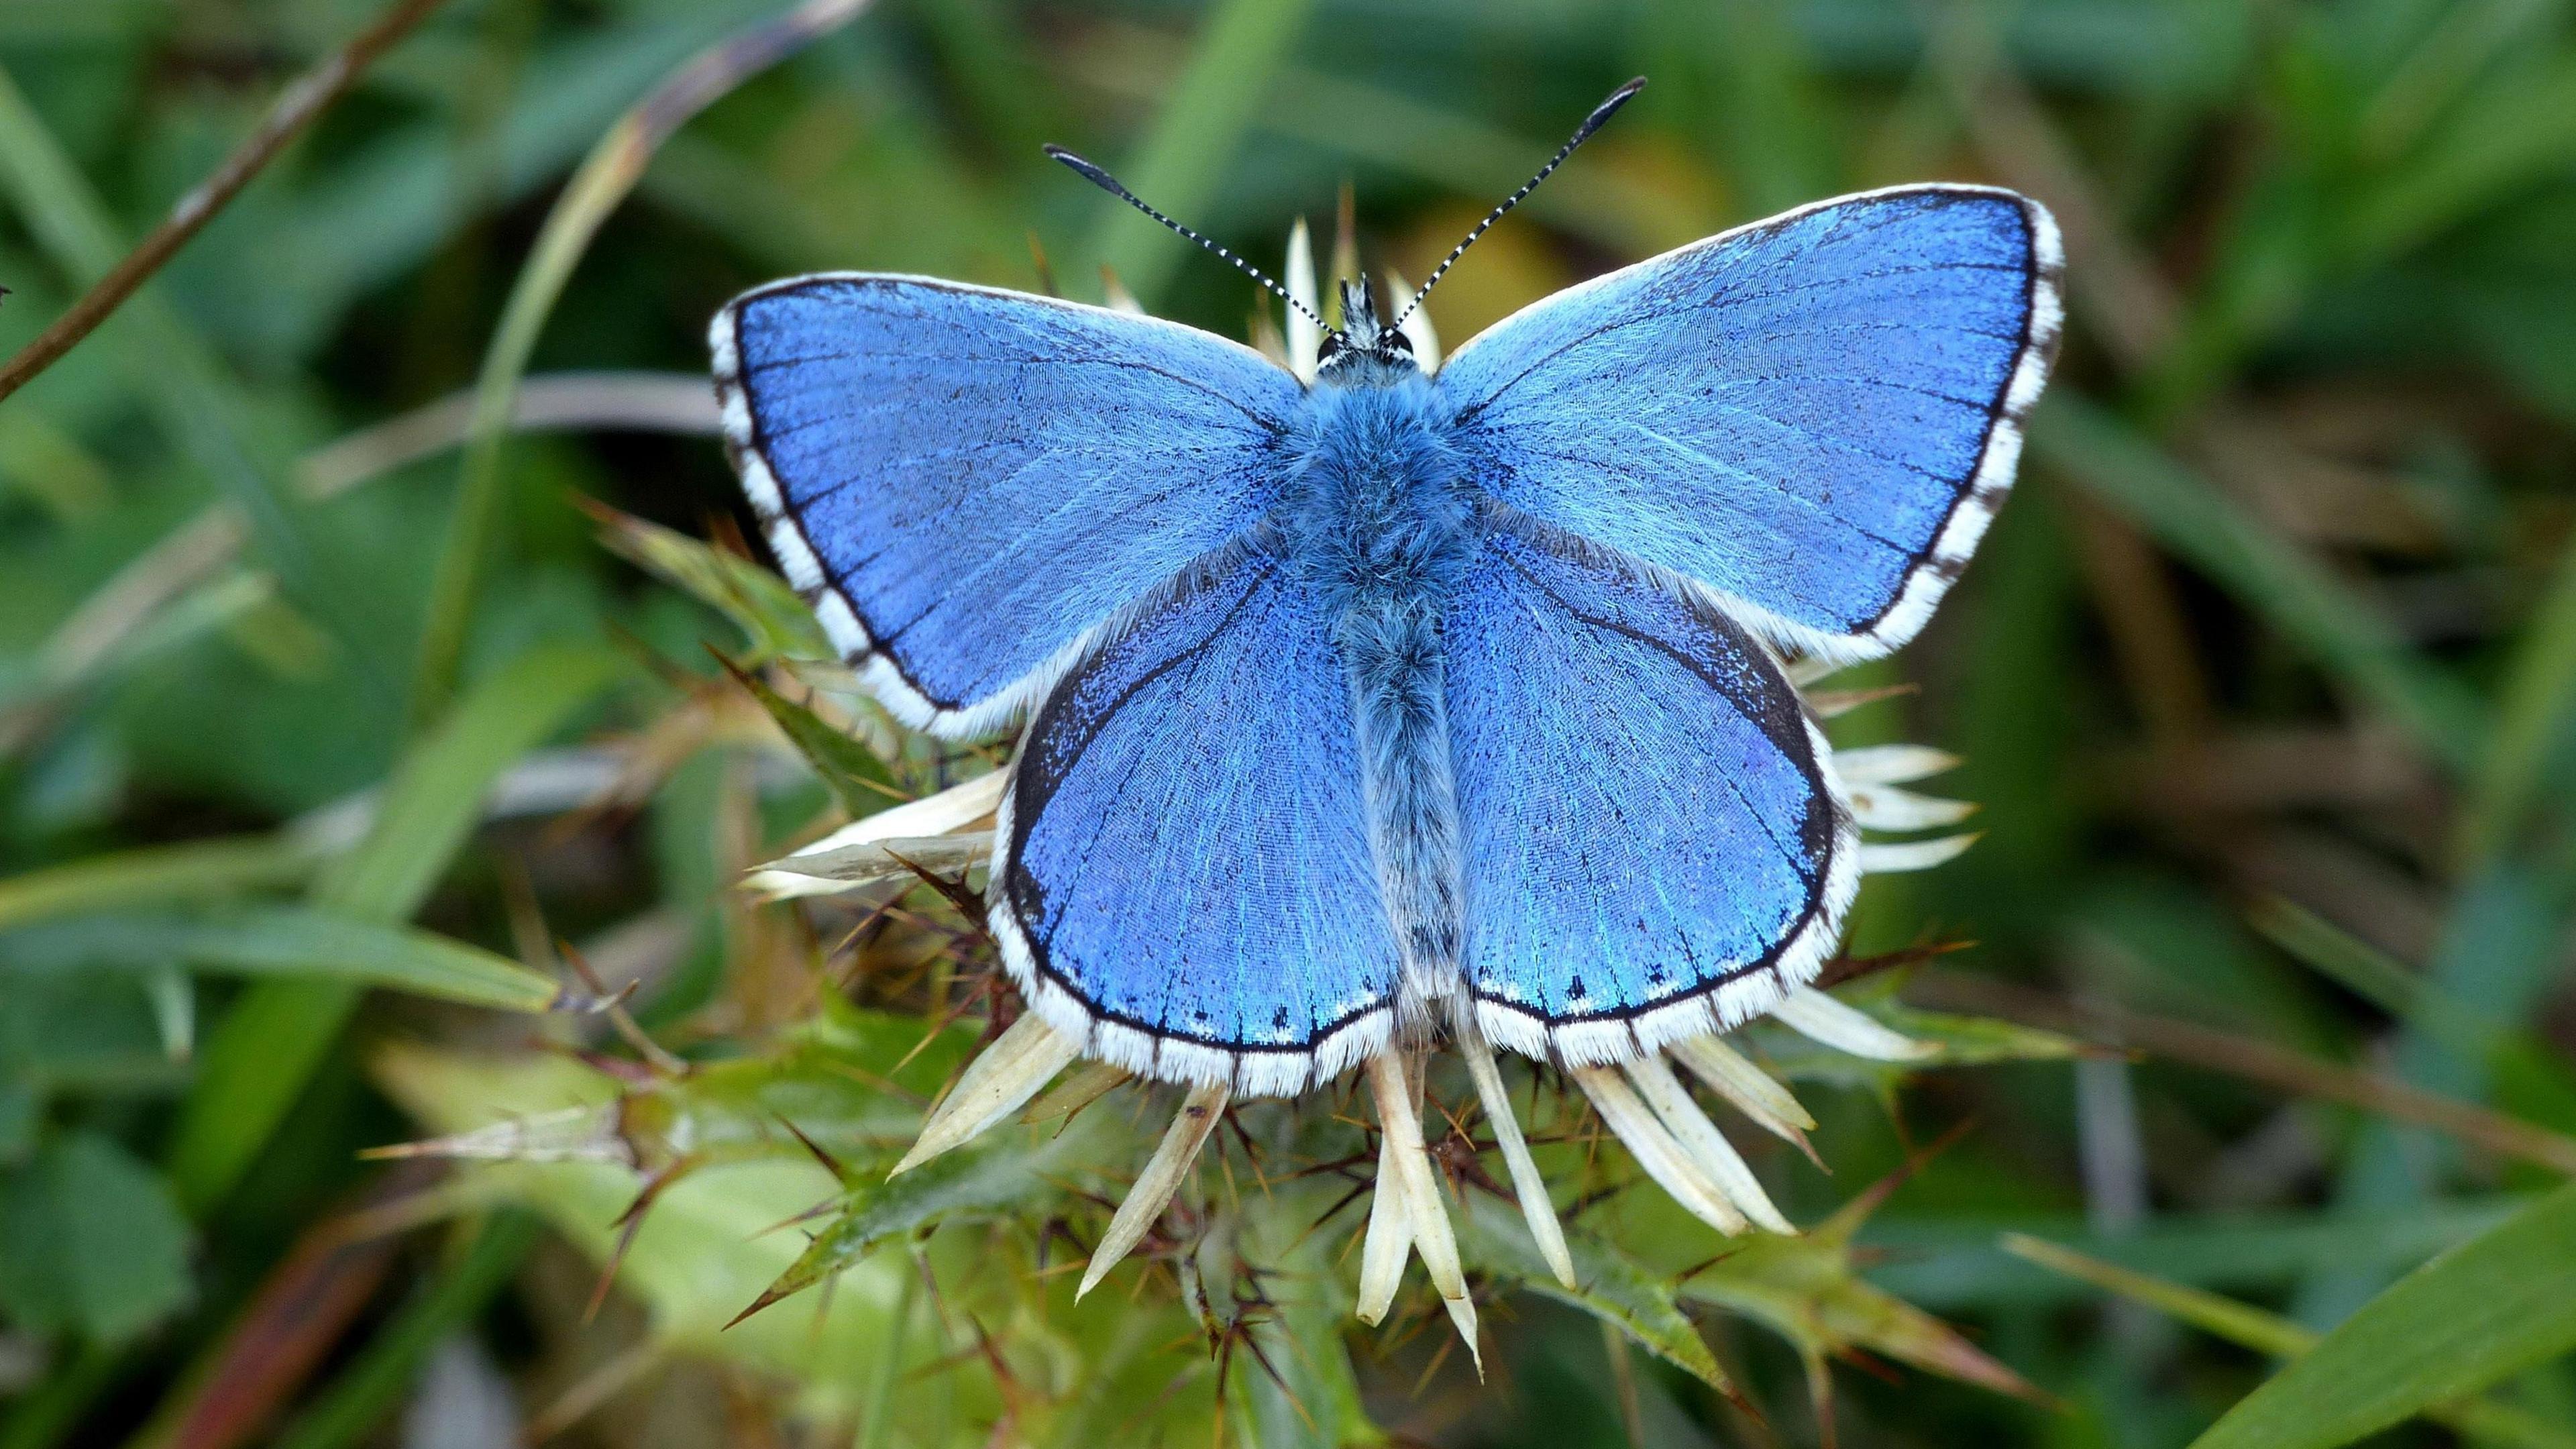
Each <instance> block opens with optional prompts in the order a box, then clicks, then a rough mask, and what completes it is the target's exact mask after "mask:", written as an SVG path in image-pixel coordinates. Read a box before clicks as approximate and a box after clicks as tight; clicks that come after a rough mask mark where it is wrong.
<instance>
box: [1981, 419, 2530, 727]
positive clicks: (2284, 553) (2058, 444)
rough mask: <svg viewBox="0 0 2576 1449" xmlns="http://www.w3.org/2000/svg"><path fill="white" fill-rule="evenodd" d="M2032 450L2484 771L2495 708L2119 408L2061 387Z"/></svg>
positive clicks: (2364, 691) (2393, 712)
mask: <svg viewBox="0 0 2576 1449" xmlns="http://www.w3.org/2000/svg"><path fill="white" fill-rule="evenodd" d="M2030 442H2031V448H2032V451H2033V452H2034V453H2035V454H2036V455H2037V456H2038V457H2039V458H2040V459H2042V460H2043V461H2045V462H2046V463H2047V464H2048V465H2049V466H2050V467H2052V468H2055V469H2057V470H2059V471H2060V472H2063V473H2065V474H2067V475H2068V476H2070V477H2072V478H2074V479H2075V480H2076V481H2078V482H2080V483H2082V484H2083V485H2084V486H2085V487H2086V488H2087V489H2089V490H2090V491H2091V492H2092V493H2093V495H2094V496H2095V497H2097V498H2100V499H2101V500H2102V501H2103V502H2105V503H2107V504H2109V505H2110V506H2111V507H2112V508H2113V509H2115V510H2117V511H2118V512H2119V513H2120V514H2122V515H2123V516H2124V517H2126V518H2128V519H2129V520H2130V521H2131V522H2133V523H2135V524H2137V525H2138V526H2139V527H2140V528H2143V529H2144V530H2146V532H2147V533H2148V534H2149V535H2150V536H2152V537H2153V538H2154V539H2155V540H2156V541H2157V542H2158V543H2160V544H2162V545H2164V546H2165V547H2166V548H2167V549H2170V550H2172V551H2173V553H2174V554H2175V555H2176V556H2178V557H2180V558H2182V559H2183V560H2184V561H2186V562H2188V563H2190V564H2191V565H2192V566H2193V567H2195V568H2197V569H2199V570H2200V571H2201V572H2203V573H2205V574H2207V575H2208V576H2209V577H2210V579H2211V580H2212V581H2214V582H2215V583H2217V584H2218V585H2219V586H2220V587H2221V588H2224V589H2226V590H2227V591H2228V592H2230V593H2232V594H2234V595H2235V596H2236V597H2237V599H2238V600H2239V601H2240V602H2241V603H2243V604H2244V605H2245V606H2246V607H2247V608H2248V609H2250V610H2252V611H2253V612H2254V613H2255V614H2257V615H2258V616H2260V617H2262V618H2264V619H2265V620H2268V621H2269V622H2270V623H2271V624H2272V626H2273V627H2274V628H2277V629H2279V630H2280V631H2281V632H2282V634H2284V635H2285V636H2287V637H2288V638H2289V639H2290V640H2291V641H2292V642H2293V643H2295V644H2297V645H2298V646H2299V647H2300V648H2301V649H2303V650H2305V651H2306V652H2307V653H2308V654H2309V655H2310V656H2311V657H2312V658H2313V659H2315V660H2316V662H2317V663H2318V664H2319V665H2321V666H2323V667H2324V668H2325V669H2326V670H2327V671H2328V672H2329V673H2331V674H2333V675H2334V676H2335V677H2336V678H2337V679H2339V680H2341V681H2342V682H2343V683H2344V684H2345V685H2347V686H2349V687H2350V688H2351V689H2352V690H2354V691H2355V692H2356V693H2358V694H2359V695H2361V696H2362V697H2363V698H2365V699H2367V700H2369V701H2370V702H2371V704H2373V705H2374V706H2376V707H2377V708H2379V709H2380V710H2382V711H2383V712H2385V713H2386V714H2387V715H2388V716H2389V718H2391V719H2392V720H2394V721H2396V722H2397V724H2399V725H2400V726H2402V727H2403V728H2404V729H2405V730H2406V732H2407V733H2408V734H2409V735H2411V736H2413V737H2414V739H2415V741H2416V743H2417V744H2419V745H2421V746H2422V747H2423V748H2424V749H2425V750H2426V751H2427V752H2428V753H2430V754H2431V755H2432V756H2433V758H2435V759H2436V760H2438V761H2440V762H2441V763H2443V764H2444V765H2446V766H2448V767H2449V768H2450V769H2451V770H2452V771H2454V772H2455V773H2462V774H2465V773H2469V772H2471V771H2472V770H2474V769H2475V768H2476V767H2477V764H2478V761H2479V758H2480V754H2481V740H2482V737H2483V735H2484V733H2485V726H2486V722H2485V720H2484V718H2483V715H2484V711H2483V709H2482V707H2481V706H2480V704H2479V702H2478V701H2477V699H2476V698H2475V697H2474V696H2472V695H2471V694H2470V693H2469V692H2468V691H2467V690H2466V689H2465V688H2463V687H2462V686H2461V684H2460V683H2459V681H2458V680H2456V679H2454V678H2452V677H2451V676H2450V675H2447V674H2445V673H2443V672H2442V671H2441V670H2439V669H2438V668H2436V667H2435V666H2434V665H2433V664H2432V663H2431V662H2430V661H2428V660H2426V659H2425V658H2424V656H2423V655H2422V654H2420V653H2418V652H2417V651H2416V650H2415V649H2414V648H2413V647H2411V646H2410V645H2408V644H2407V642H2406V641H2405V640H2404V639H2402V638H2400V637H2399V636H2398V634H2397V632H2396V630H2395V629H2393V628H2392V627H2391V626H2390V625H2389V623H2388V621H2387V619H2386V617H2385V616H2384V615H2382V614H2381V613H2380V612H2379V611H2378V610H2377V609H2376V608H2374V607H2372V606H2371V604H2370V603H2369V601H2368V600H2366V599H2364V598H2362V597H2361V596H2360V595H2358V594H2356V593H2354V592H2353V591H2352V590H2351V589H2350V588H2349V587H2347V586H2346V585H2345V584H2344V583H2343V582H2342V581H2341V580H2340V579H2337V578H2336V577H2335V576H2334V575H2333V574H2332V573H2330V572H2328V571H2327V569H2326V568H2325V567H2324V565H2322V564H2320V563H2319V562H2318V561H2317V560H2316V559H2314V558H2312V557H2310V556H2309V555H2308V554H2307V553H2305V552H2303V551H2301V550H2300V549H2299V548H2297V547H2296V546H2294V545H2292V544H2291V543H2290V542H2289V541H2288V540H2286V539H2283V538H2281V537H2280V536H2279V535H2277V534H2275V533H2274V532H2272V531H2271V530H2270V529H2268V528H2266V527H2264V526H2263V525H2262V524H2261V523H2259V522H2257V521H2256V520H2255V519H2254V518H2252V517H2251V516H2249V515H2248V514H2246V513H2245V511H2244V510H2243V509H2241V508H2239V507H2237V506H2236V505H2235V504H2234V503H2233V502H2231V501H2230V500H2229V499H2228V498H2227V496H2226V495H2225V494H2223V493H2221V492H2220V491H2219V490H2218V489H2217V488H2215V487H2213V486H2212V485H2211V484H2210V483H2209V482H2207V481H2206V480H2204V479H2203V478H2201V477H2200V476H2199V475H2198V474H2196V473H2194V472H2193V471H2192V470H2191V469H2189V468H2187V467H2185V466H2183V465H2182V464H2181V463H2179V462H2177V461H2175V460H2174V459H2173V458H2172V457H2170V456H2169V455H2167V454H2166V453H2164V452H2162V451H2161V450H2159V449H2158V448H2157V447H2156V446H2155V445H2154V444H2152V443H2150V442H2149V441H2148V440H2147V439H2146V438H2144V437H2142V436H2140V435H2139V434H2138V433H2136V432H2135V431H2133V430H2132V429H2130V428H2129V426H2128V425H2127V424H2125V423H2123V422H2122V421H2121V420H2120V419H2119V418H2118V417H2117V416H2116V415H2114V414H2113V413H2111V412H2109V411H2108V410H2106V409H2104V408H2102V407H2101V406H2099V405H2098V404H2095V403H2092V402H2088V401H2086V400H2085V399H2083V398H2082V397H2080V396H2078V395H2076V394H2074V393H2070V392H2066V391H2063V390H2061V391H2058V392H2055V393H2052V394H2050V395H2049V399H2048V402H2047V404H2046V405H2045V406H2044V407H2042V408H2041V409H2040V412H2039V415H2038V417H2037V418H2035V419H2034V420H2033V426H2032V428H2031V434H2030Z"/></svg>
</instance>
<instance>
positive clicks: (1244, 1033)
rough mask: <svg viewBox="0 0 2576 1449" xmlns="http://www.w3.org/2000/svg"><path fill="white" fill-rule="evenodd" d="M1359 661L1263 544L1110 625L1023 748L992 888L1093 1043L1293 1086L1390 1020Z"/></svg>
mask: <svg viewBox="0 0 2576 1449" xmlns="http://www.w3.org/2000/svg"><path fill="white" fill-rule="evenodd" d="M1360 782H1361V776H1360V765H1359V758H1358V750H1357V746H1356V744H1355V727H1354V724H1353V717H1352V712H1351V694H1350V684H1349V681H1348V676H1347V675H1346V673H1345V672H1344V670H1343V667H1342V664H1341V661H1340V656H1339V655H1338V654H1337V653H1335V651H1334V649H1333V646H1332V641H1331V637H1330V634H1329V629H1328V624H1327V621H1326V619H1325V616H1324V612H1323V610H1322V609H1321V608H1320V607H1319V606H1318V605H1317V602H1316V599H1315V597H1314V594H1313V591H1312V590H1311V589H1310V588H1309V587H1308V586H1307V585H1306V584H1304V583H1303V582H1301V581H1300V580H1299V579H1297V578H1296V577H1295V576H1293V575H1292V574H1291V572H1290V571H1289V570H1288V569H1287V568H1286V567H1285V566H1284V565H1282V564H1281V563H1280V561H1279V560H1278V559H1277V558H1276V557H1274V556H1273V555H1272V554H1271V553H1269V552H1267V551H1265V550H1264V549H1262V548H1261V547H1259V546H1258V545H1246V546H1242V547H1238V548H1235V549H1232V550H1228V551H1227V553H1226V554H1224V555H1222V556H1220V557H1219V558H1218V559H1216V560H1214V561H1212V562H1210V563H1207V564H1205V565H1203V566H1199V567H1194V568H1193V569H1191V570H1189V571H1187V572H1186V573H1184V574H1183V576H1182V577H1181V579H1180V580H1179V581H1178V582H1176V583H1175V584H1174V585H1173V586H1172V587H1170V588H1168V589H1165V590H1162V591H1160V592H1158V594H1157V595H1155V596H1154V597H1152V598H1149V599H1148V600H1147V601H1145V603H1144V604H1143V605H1142V606H1141V607H1140V608H1139V609H1137V610H1136V611H1135V612H1134V613H1133V614H1132V615H1128V616H1124V617H1122V619H1121V620H1120V621H1119V623H1118V625H1117V626H1115V627H1114V628H1113V630H1112V631H1111V632H1110V633H1109V634H1107V635H1106V636H1104V638H1103V640H1102V643H1101V645H1100V647H1099V648H1098V650H1097V651H1095V652H1094V653H1092V654H1091V655H1089V656H1088V657H1087V658H1085V659H1084V660H1083V661H1082V662H1081V663H1080V664H1079V665H1077V666H1076V667H1075V668H1074V669H1073V671H1072V672H1070V673H1069V674H1067V675H1066V676H1065V677H1064V678H1063V679H1062V680H1061V681H1060V682H1059V683H1058V684H1057V685H1056V687H1055V689H1054V691H1053V692H1052V693H1051V694H1049V696H1048V697H1047V700H1046V703H1045V704H1044V705H1043V706H1042V707H1041V708H1040V709H1039V711H1038V714H1037V717H1036V719H1035V720H1034V721H1033V722H1032V723H1031V725H1030V727H1029V732H1028V735H1027V737H1026V738H1025V739H1024V740H1023V742H1022V744H1021V747H1020V754H1019V760H1018V763H1017V764H1016V765H1015V766H1014V774H1013V778H1012V782H1011V786H1010V794H1009V797H1008V799H1007V800H1006V801H1005V803H1004V806H1003V810H1002V818H1001V822H1000V838H999V841H998V843H997V846H996V855H995V866H994V871H993V888H992V899H993V902H994V910H993V920H994V928H995V934H996V935H997V936H998V937H999V939H1000V942H1001V946H1002V954H1003V959H1004V961H1005V963H1006V964H1007V965H1008V966H1009V967H1010V969H1011V972H1012V975H1013V977H1014V979H1015V981H1016V982H1017V984H1018V985H1019V986H1020V988H1021V990H1022V991H1023V992H1024V993H1025V994H1026V995H1027V997H1028V999H1029V1000H1030V1001H1032V1002H1033V1003H1035V1005H1036V1007H1037V1009H1038V1010H1039V1011H1041V1012H1043V1013H1045V1014H1046V1016H1047V1019H1048V1020H1049V1021H1050V1022H1051V1023H1052V1024H1054V1025H1055V1026H1056V1027H1057V1028H1059V1029H1060V1030H1063V1031H1065V1032H1067V1033H1069V1034H1073V1035H1075V1036H1076V1037H1077V1038H1079V1039H1083V1040H1085V1041H1086V1042H1087V1044H1088V1050H1089V1053H1090V1054H1091V1055H1094V1056H1099V1057H1104V1058H1106V1059H1108V1060H1110V1061H1114V1062H1117V1063H1119V1064H1120V1065H1122V1066H1125V1067H1127V1068H1129V1069H1130V1070H1132V1071H1138V1072H1143V1073H1147V1074H1150V1075H1154V1076H1157V1077H1161V1078H1164V1079H1166V1080H1169V1079H1173V1078H1186V1079H1195V1080H1203V1081H1204V1080H1224V1079H1229V1078H1230V1079H1231V1080H1232V1082H1233V1085H1234V1086H1235V1088H1236V1090H1238V1091H1242V1092H1251V1093H1257V1094H1262V1095H1271V1094H1278V1093H1285V1092H1292V1091H1296V1090H1300V1089H1302V1088H1303V1087H1304V1086H1306V1085H1307V1084H1308V1083H1309V1082H1311V1081H1315V1080H1321V1079H1322V1077H1323V1076H1326V1075H1329V1074H1331V1073H1332V1072H1336V1071H1339V1070H1341V1069H1342V1068H1343V1067H1346V1066H1348V1065H1350V1064H1351V1063H1352V1062H1355V1061H1357V1060H1358V1059H1359V1058H1360V1057H1361V1056H1362V1055H1363V1054H1365V1053H1366V1052H1368V1051H1372V1050H1375V1049H1376V1047H1377V1046H1378V1044H1380V1043H1382V1042H1383V1041H1384V1040H1385V1038H1386V1033H1387V1027H1388V1018H1389V1011H1390V1004H1391V1001H1392V998H1393V994H1394V990H1395V978H1396V948H1395V942H1394V939H1393V937H1392V935H1391V933H1390V931H1389V928H1388V925H1387V917H1386V910H1385V907H1384V905H1383V904H1382V903H1381V901H1380V898H1379V895H1378V886H1377V876H1376V873H1375V870H1374V868H1373V866H1372V865H1371V858H1370V854H1369V849H1370V848H1369V842H1368V834H1367V826H1366V823H1365V820H1364V817H1363V815H1362V804H1361V783H1360Z"/></svg>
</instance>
